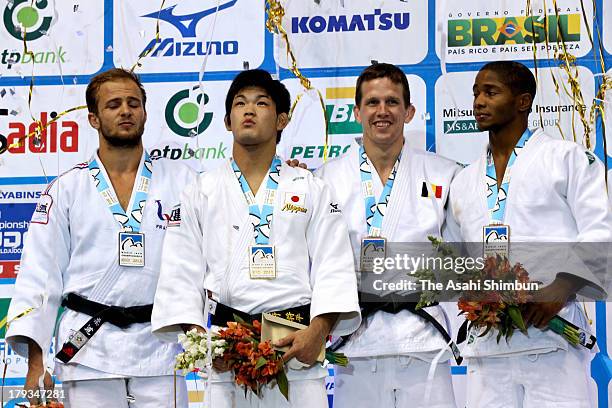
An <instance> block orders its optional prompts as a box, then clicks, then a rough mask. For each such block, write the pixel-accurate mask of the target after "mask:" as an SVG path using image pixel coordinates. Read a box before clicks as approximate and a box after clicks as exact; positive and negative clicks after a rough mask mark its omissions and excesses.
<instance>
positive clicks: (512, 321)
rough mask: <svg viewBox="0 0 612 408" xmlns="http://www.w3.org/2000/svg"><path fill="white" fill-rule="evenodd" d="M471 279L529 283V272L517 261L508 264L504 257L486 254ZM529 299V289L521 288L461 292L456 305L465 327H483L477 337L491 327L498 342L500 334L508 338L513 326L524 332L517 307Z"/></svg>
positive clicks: (523, 323)
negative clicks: (479, 267)
mask: <svg viewBox="0 0 612 408" xmlns="http://www.w3.org/2000/svg"><path fill="white" fill-rule="evenodd" d="M471 278H472V279H475V280H479V281H484V280H487V279H495V280H496V281H498V282H501V283H514V282H520V283H528V282H529V274H528V273H527V271H526V270H525V269H524V268H523V266H522V265H521V264H520V263H516V264H515V265H514V266H511V265H510V262H509V261H508V259H506V258H502V257H501V256H499V255H497V256H495V257H493V256H491V257H488V258H487V259H486V260H485V266H484V268H483V269H481V270H477V271H476V272H475V273H474V274H473V276H471ZM500 286H502V285H500ZM510 287H511V286H510ZM529 300H530V295H529V292H528V291H527V290H524V289H504V290H495V291H486V292H483V291H465V292H462V294H461V297H460V298H459V302H458V307H459V310H461V314H464V315H465V318H466V319H467V320H468V321H469V322H470V323H469V327H468V329H472V327H479V328H484V331H483V332H482V334H480V336H485V335H486V334H487V333H488V332H489V331H490V330H491V329H493V328H494V329H497V331H498V334H497V342H498V343H499V341H500V339H501V338H502V337H504V338H505V339H506V341H508V340H509V339H510V337H512V334H513V333H514V330H515V329H519V330H520V331H521V332H522V333H523V334H527V327H526V326H525V322H524V321H523V316H522V314H521V306H522V305H525V304H526V303H527V302H528V301H529Z"/></svg>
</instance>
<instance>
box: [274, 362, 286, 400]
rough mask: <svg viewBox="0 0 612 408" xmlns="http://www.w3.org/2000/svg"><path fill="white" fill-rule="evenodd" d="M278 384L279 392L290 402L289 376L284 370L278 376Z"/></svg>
mask: <svg viewBox="0 0 612 408" xmlns="http://www.w3.org/2000/svg"><path fill="white" fill-rule="evenodd" d="M276 383H277V384H278V390H279V391H280V392H281V394H283V396H284V397H285V399H286V400H287V401H289V381H288V380H287V374H286V373H285V370H284V369H283V370H281V371H279V372H278V374H276Z"/></svg>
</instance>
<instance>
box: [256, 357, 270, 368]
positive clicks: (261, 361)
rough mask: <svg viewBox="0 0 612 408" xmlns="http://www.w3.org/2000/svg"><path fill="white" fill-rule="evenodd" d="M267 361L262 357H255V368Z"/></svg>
mask: <svg viewBox="0 0 612 408" xmlns="http://www.w3.org/2000/svg"><path fill="white" fill-rule="evenodd" d="M267 363H268V360H266V359H265V358H263V357H259V358H258V359H257V364H255V369H258V368H261V367H263V366H265V365H266V364H267Z"/></svg>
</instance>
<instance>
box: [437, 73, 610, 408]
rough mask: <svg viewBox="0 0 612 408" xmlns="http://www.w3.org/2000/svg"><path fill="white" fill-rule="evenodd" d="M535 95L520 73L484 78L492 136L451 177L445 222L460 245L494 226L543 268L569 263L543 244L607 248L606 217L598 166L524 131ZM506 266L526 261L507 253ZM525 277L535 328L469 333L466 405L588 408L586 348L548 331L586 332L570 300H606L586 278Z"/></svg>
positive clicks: (480, 105) (483, 123)
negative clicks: (565, 325)
mask: <svg viewBox="0 0 612 408" xmlns="http://www.w3.org/2000/svg"><path fill="white" fill-rule="evenodd" d="M535 92H536V82H535V79H534V77H533V74H532V73H531V71H529V69H527V68H526V67H525V66H523V65H522V64H519V63H516V62H495V63H490V64H487V65H485V66H484V67H483V68H482V69H481V70H480V72H479V73H478V75H477V76H476V80H475V83H474V115H475V118H476V121H477V122H478V126H479V128H480V129H481V130H487V131H489V144H488V146H487V148H486V151H484V152H483V153H482V155H481V156H480V158H479V159H478V160H477V161H476V162H475V163H473V164H471V165H470V166H468V167H467V168H465V169H464V170H462V171H461V172H460V173H459V174H458V175H457V176H456V177H455V179H454V181H453V183H452V187H451V193H450V199H449V200H450V208H451V210H452V213H451V211H449V213H451V214H449V216H448V217H447V218H448V222H449V231H453V230H456V231H455V233H453V234H451V236H454V238H455V239H456V240H463V241H464V242H482V240H483V236H484V235H483V234H484V232H485V228H486V227H487V226H490V225H492V226H495V227H496V228H502V229H503V230H505V231H506V234H504V233H500V234H498V235H499V239H500V240H501V239H504V237H503V235H506V237H505V238H509V241H510V249H511V250H512V248H513V245H514V246H519V245H521V244H518V243H530V244H531V243H533V245H528V247H531V248H532V249H533V250H534V251H535V252H536V254H535V257H534V258H536V260H537V258H540V259H541V260H542V261H546V258H552V259H554V258H560V257H565V256H567V254H566V253H554V254H547V253H540V254H538V253H537V251H538V248H546V244H545V243H547V242H548V243H550V242H568V243H571V242H574V243H581V242H602V241H607V242H610V241H612V213H611V211H610V204H609V202H608V197H607V194H606V186H605V178H604V166H603V165H602V163H601V162H600V161H599V160H598V159H597V158H596V157H595V156H594V155H593V154H591V153H590V152H589V151H587V150H585V149H584V148H583V147H582V146H580V145H578V144H576V143H573V142H570V141H564V140H558V139H553V138H551V137H550V136H548V135H546V134H545V133H544V132H543V131H542V130H541V129H538V130H535V131H534V130H530V129H528V128H527V123H528V122H527V118H528V115H529V111H530V109H531V106H532V102H533V99H534V96H535ZM508 234H509V237H508V236H507V235H508ZM505 242H508V239H505ZM568 248H569V245H568ZM538 255H539V256H538ZM525 259H526V260H529V258H525ZM510 261H511V262H512V263H514V262H519V261H523V259H513V252H510ZM562 263H563V262H561V264H562ZM526 269H527V271H528V272H529V275H530V279H531V280H535V281H538V280H539V281H542V283H543V287H541V289H540V290H538V291H536V292H535V293H534V295H533V296H534V297H533V299H532V301H531V302H530V303H528V304H527V307H526V309H525V310H524V311H523V318H524V319H525V322H526V324H527V325H531V326H532V327H529V329H528V336H526V335H524V334H523V333H521V332H519V331H515V333H514V334H513V336H512V337H511V338H510V340H509V341H508V342H506V341H504V340H503V339H502V340H501V341H500V342H499V343H497V341H496V336H497V333H493V332H490V333H489V334H488V335H486V336H484V337H478V334H479V332H476V331H473V332H471V333H468V336H467V337H468V339H467V344H464V346H465V348H464V349H463V350H462V352H463V355H464V356H465V357H467V358H468V374H467V384H468V390H467V406H468V407H469V408H479V407H486V408H496V407H499V408H502V407H503V408H507V407H524V408H528V407H529V408H533V407H551V408H552V407H555V408H559V407H565V408H570V407H571V408H581V407H584V408H587V407H591V406H592V405H591V402H590V392H589V385H588V384H589V378H588V377H589V370H588V363H589V361H590V359H589V354H588V351H587V349H585V348H584V347H581V346H578V347H574V346H572V345H569V344H568V342H567V341H566V340H565V339H564V338H562V337H561V336H559V335H558V334H556V333H554V332H552V330H550V329H546V328H547V326H548V322H549V321H550V319H551V318H552V317H554V316H555V315H557V314H558V315H559V316H561V317H562V318H565V319H566V320H568V321H570V322H572V323H574V324H575V325H577V326H579V327H582V328H583V329H586V330H589V331H591V330H590V329H589V325H588V323H587V321H586V318H585V314H584V312H583V310H582V308H581V307H580V304H579V303H578V302H576V301H574V300H573V298H574V294H576V293H581V294H585V295H587V296H593V297H599V298H602V297H604V296H605V291H604V290H603V288H602V287H601V284H600V282H598V279H597V278H596V277H595V276H594V275H590V276H589V274H588V271H586V272H583V271H580V270H578V269H574V268H573V267H570V268H568V269H567V270H565V269H561V270H540V269H538V268H529V267H528V266H526ZM534 326H535V327H534Z"/></svg>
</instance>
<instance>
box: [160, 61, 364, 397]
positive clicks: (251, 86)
mask: <svg viewBox="0 0 612 408" xmlns="http://www.w3.org/2000/svg"><path fill="white" fill-rule="evenodd" d="M289 106H290V98H289V93H288V91H287V90H286V88H285V87H284V85H282V84H281V83H280V82H279V81H278V80H273V79H272V77H271V76H270V74H269V73H267V72H266V71H262V70H251V71H244V72H242V73H240V74H238V76H237V77H236V78H235V79H234V81H233V82H232V85H231V86H230V89H229V92H228V95H227V98H226V104H225V107H226V116H225V124H226V127H227V129H228V130H231V131H232V134H233V136H234V143H233V151H232V158H231V159H229V160H227V161H226V162H225V163H223V165H221V166H220V167H219V168H218V169H216V170H213V171H211V172H209V173H206V174H203V175H201V176H199V177H198V179H197V180H196V182H195V183H193V184H191V185H190V186H189V187H188V188H187V189H186V190H185V192H184V193H183V195H182V199H181V216H182V220H181V223H180V225H177V226H174V227H171V228H169V230H168V234H167V236H166V240H165V242H164V251H163V258H164V264H163V266H162V272H161V276H160V280H159V284H158V288H157V294H156V297H155V304H154V310H153V318H152V322H153V323H152V324H153V329H154V330H155V332H156V333H158V334H159V335H160V336H163V337H166V338H168V339H169V340H170V341H176V335H177V333H181V332H182V329H183V328H185V326H187V327H194V326H195V327H196V328H197V329H199V330H204V328H206V327H207V325H206V323H207V321H206V316H207V314H206V313H205V308H204V306H205V304H206V302H207V300H206V299H207V298H208V297H209V296H210V298H211V300H209V301H208V302H214V304H215V307H214V314H212V315H211V323H212V324H213V325H215V326H225V325H226V324H227V321H228V320H233V319H232V316H233V314H234V313H237V314H239V315H242V316H245V317H244V318H245V319H247V320H250V319H257V320H259V321H261V318H262V313H263V312H276V313H277V314H278V315H279V316H284V318H293V319H295V316H299V319H300V321H301V323H303V324H306V325H308V327H307V328H305V329H301V330H299V331H297V332H295V333H293V334H291V335H289V336H288V337H285V338H283V339H279V340H278V342H277V346H279V347H282V346H290V348H289V350H288V351H287V352H286V354H285V355H284V356H283V357H284V360H285V361H286V362H288V364H287V365H286V369H287V371H288V372H287V377H288V379H289V401H286V400H285V398H284V397H283V396H282V394H281V393H280V392H279V390H278V389H274V388H265V389H264V391H263V395H262V398H261V399H259V398H257V397H254V396H251V395H247V396H246V397H245V392H244V390H243V389H242V388H241V387H239V386H237V385H236V384H234V382H233V379H232V375H231V373H230V372H224V370H223V367H219V366H218V365H215V369H214V370H213V375H212V379H211V384H210V392H209V396H208V397H209V398H210V401H211V406H213V407H215V408H226V407H227V408H229V407H239V408H240V407H304V408H312V407H319V408H326V407H327V392H326V389H325V383H324V377H325V376H326V375H327V368H324V367H323V366H322V365H321V364H319V363H317V362H316V360H317V356H318V355H319V352H320V351H321V348H322V347H323V345H324V343H325V339H326V336H327V335H328V334H330V333H333V334H338V335H345V334H350V333H351V332H353V331H354V330H355V329H357V327H358V326H359V323H360V320H361V319H360V315H359V306H358V302H357V285H356V277H355V270H354V265H353V257H352V253H351V247H350V241H349V236H348V231H347V228H346V224H345V222H344V220H343V219H342V215H341V213H340V209H339V208H336V207H334V205H335V204H336V201H335V199H334V198H333V196H332V193H331V189H330V188H329V187H328V186H327V184H326V183H324V182H323V181H322V180H320V179H317V178H315V177H314V176H313V175H312V174H311V173H310V172H309V171H307V170H304V169H301V168H298V167H296V168H292V167H289V166H288V165H286V164H284V163H282V162H281V160H280V159H279V158H278V156H277V155H276V145H277V142H278V141H279V140H280V135H281V132H282V130H283V128H284V127H285V126H286V125H287V121H288V117H287V115H288V112H289ZM292 367H293V368H292ZM300 367H301V369H297V368H300ZM294 368H296V369H294Z"/></svg>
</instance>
